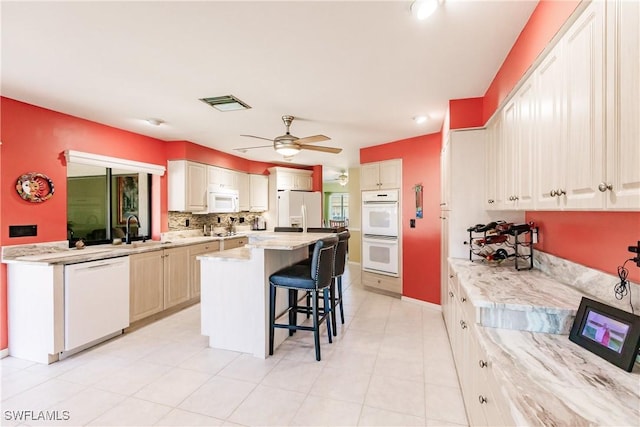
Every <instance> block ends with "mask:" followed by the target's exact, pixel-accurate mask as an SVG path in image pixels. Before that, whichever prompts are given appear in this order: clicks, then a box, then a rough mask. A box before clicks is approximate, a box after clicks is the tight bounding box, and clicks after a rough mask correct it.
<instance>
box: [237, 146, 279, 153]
mask: <svg viewBox="0 0 640 427" xmlns="http://www.w3.org/2000/svg"><path fill="white" fill-rule="evenodd" d="M267 147H273V145H258V146H256V147H240V148H233V151H239V152H241V153H244V152H245V151H247V150H252V149H254V148H267Z"/></svg>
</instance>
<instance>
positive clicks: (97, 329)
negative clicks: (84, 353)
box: [64, 256, 129, 351]
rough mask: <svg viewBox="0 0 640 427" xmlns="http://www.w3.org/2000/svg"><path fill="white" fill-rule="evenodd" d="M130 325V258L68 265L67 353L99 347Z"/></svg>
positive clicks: (65, 295) (66, 287) (65, 306)
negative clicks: (100, 341) (94, 345)
mask: <svg viewBox="0 0 640 427" xmlns="http://www.w3.org/2000/svg"><path fill="white" fill-rule="evenodd" d="M127 326H129V257H128V256H125V257H119V258H111V259H104V260H99V261H90V262H83V263H79V264H71V265H66V266H65V268H64V350H65V351H69V350H73V349H78V348H79V347H83V346H85V345H87V344H96V343H97V342H98V340H100V339H101V338H110V337H111V336H114V335H116V334H118V333H121V332H122V329H124V328H126V327H127Z"/></svg>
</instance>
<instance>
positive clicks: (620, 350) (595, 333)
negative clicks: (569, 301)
mask: <svg viewBox="0 0 640 427" xmlns="http://www.w3.org/2000/svg"><path fill="white" fill-rule="evenodd" d="M569 340H571V341H573V342H574V343H576V344H578V345H579V346H581V347H583V348H585V349H587V350H589V351H590V352H592V353H594V354H596V355H598V356H600V357H602V358H603V359H605V360H606V361H608V362H610V363H612V364H614V365H616V366H618V367H619V368H622V369H624V370H625V371H627V372H631V371H632V370H633V366H634V363H635V360H636V356H637V355H638V348H639V347H640V316H637V315H635V314H633V313H629V312H627V311H624V310H620V309H619V308H616V307H612V306H610V305H607V304H604V303H601V302H599V301H594V300H592V299H589V298H586V297H582V300H581V301H580V307H579V308H578V312H577V314H576V318H575V320H574V322H573V327H572V328H571V332H570V333H569Z"/></svg>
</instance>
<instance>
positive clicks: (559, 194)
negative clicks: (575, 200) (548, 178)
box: [556, 189, 567, 197]
mask: <svg viewBox="0 0 640 427" xmlns="http://www.w3.org/2000/svg"><path fill="white" fill-rule="evenodd" d="M565 194H567V192H566V191H564V190H562V189H558V190H556V195H557V196H558V197H560V196H562V195H565Z"/></svg>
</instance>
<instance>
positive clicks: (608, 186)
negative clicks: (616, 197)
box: [598, 182, 613, 193]
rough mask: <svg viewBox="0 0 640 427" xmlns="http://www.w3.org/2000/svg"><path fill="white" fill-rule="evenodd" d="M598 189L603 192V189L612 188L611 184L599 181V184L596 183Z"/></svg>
mask: <svg viewBox="0 0 640 427" xmlns="http://www.w3.org/2000/svg"><path fill="white" fill-rule="evenodd" d="M598 190H600V192H601V193H604V192H605V191H607V190H609V191H611V190H613V184H607V183H606V182H601V183H600V185H598Z"/></svg>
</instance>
